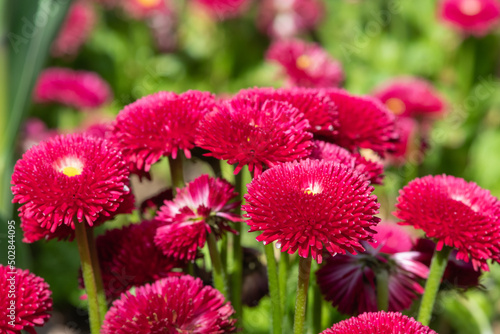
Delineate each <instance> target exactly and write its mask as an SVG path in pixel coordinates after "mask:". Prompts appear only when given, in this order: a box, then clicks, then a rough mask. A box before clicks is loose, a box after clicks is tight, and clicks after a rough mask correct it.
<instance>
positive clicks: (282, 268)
mask: <svg viewBox="0 0 500 334" xmlns="http://www.w3.org/2000/svg"><path fill="white" fill-rule="evenodd" d="M278 269H279V279H280V283H279V284H280V301H281V305H283V307H285V305H286V287H287V281H288V271H289V269H290V255H289V254H288V253H286V252H282V253H281V255H280V262H279V265H278Z"/></svg>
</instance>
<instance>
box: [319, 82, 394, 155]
mask: <svg viewBox="0 0 500 334" xmlns="http://www.w3.org/2000/svg"><path fill="white" fill-rule="evenodd" d="M327 93H328V96H329V97H330V99H331V100H332V101H333V102H334V103H335V104H336V105H337V107H338V111H339V128H338V134H337V136H336V138H335V140H334V142H335V143H336V144H337V145H340V146H342V147H345V148H347V149H348V150H350V151H355V150H356V149H357V148H369V149H371V150H373V151H375V152H376V153H378V154H380V155H381V156H384V153H385V152H386V151H389V152H390V151H393V150H394V149H395V142H396V141H397V134H396V132H395V128H394V122H395V117H394V115H393V114H392V113H391V112H389V110H387V108H385V107H384V105H383V104H382V103H380V101H378V100H377V99H375V98H372V97H369V96H356V95H350V94H349V93H348V92H346V91H344V90H340V89H329V90H327Z"/></svg>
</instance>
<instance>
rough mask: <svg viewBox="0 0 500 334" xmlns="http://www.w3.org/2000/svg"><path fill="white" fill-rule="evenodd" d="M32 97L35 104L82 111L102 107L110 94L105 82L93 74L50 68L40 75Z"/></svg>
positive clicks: (109, 97)
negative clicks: (59, 105) (59, 106)
mask: <svg viewBox="0 0 500 334" xmlns="http://www.w3.org/2000/svg"><path fill="white" fill-rule="evenodd" d="M34 95H35V96H34V98H35V101H36V102H37V103H59V104H62V105H65V106H68V107H72V108H76V109H79V110H82V109H95V108H98V107H100V106H102V105H103V104H104V103H106V102H107V101H109V100H110V99H111V95H112V93H111V89H110V87H109V85H108V84H107V82H106V81H104V80H103V79H102V78H101V77H100V76H99V75H97V74H96V73H94V72H87V71H73V70H70V69H67V68H58V67H52V68H48V69H46V70H44V71H43V72H42V73H41V74H40V77H39V78H38V82H37V84H36V87H35V93H34Z"/></svg>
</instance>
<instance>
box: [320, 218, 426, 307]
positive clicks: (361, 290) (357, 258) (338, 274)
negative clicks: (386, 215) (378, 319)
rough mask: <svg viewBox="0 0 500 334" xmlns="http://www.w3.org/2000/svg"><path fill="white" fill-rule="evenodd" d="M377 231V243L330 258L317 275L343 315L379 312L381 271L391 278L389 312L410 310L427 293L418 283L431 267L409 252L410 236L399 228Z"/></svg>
mask: <svg viewBox="0 0 500 334" xmlns="http://www.w3.org/2000/svg"><path fill="white" fill-rule="evenodd" d="M375 231H377V232H378V233H377V234H375V235H374V239H375V242H374V243H365V242H363V246H364V247H365V249H366V251H365V252H363V253H361V254H358V255H352V254H345V255H342V254H339V255H337V256H334V257H327V259H326V261H325V264H324V265H323V266H322V267H321V268H320V269H319V270H318V271H317V272H316V278H317V282H318V286H319V288H320V290H321V292H322V294H323V295H324V297H325V299H326V300H328V301H330V302H331V303H332V304H333V306H335V307H337V308H338V310H339V311H340V312H342V313H345V314H360V313H363V312H375V311H377V289H376V286H377V277H376V274H377V272H379V271H382V270H383V271H387V274H388V277H389V279H388V284H389V311H402V310H406V309H408V308H409V307H410V306H411V304H412V303H413V301H414V300H415V299H416V298H417V297H418V296H419V294H422V293H423V291H424V289H423V287H422V286H421V285H420V284H419V282H418V281H419V279H422V278H426V277H427V274H428V272H429V268H428V267H427V266H426V265H425V264H424V263H422V262H421V256H422V253H419V252H414V251H410V250H411V248H412V246H413V242H412V240H411V237H410V236H409V235H408V234H407V233H406V232H405V231H404V230H402V229H401V228H399V227H398V226H397V225H390V224H383V225H378V226H377V227H375Z"/></svg>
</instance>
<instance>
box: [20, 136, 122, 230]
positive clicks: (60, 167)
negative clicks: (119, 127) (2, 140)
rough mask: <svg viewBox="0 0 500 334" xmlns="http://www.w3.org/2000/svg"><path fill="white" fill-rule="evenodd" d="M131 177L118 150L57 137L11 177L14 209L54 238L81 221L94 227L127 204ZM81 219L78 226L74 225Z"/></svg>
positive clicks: (26, 156)
mask: <svg viewBox="0 0 500 334" xmlns="http://www.w3.org/2000/svg"><path fill="white" fill-rule="evenodd" d="M128 176H129V171H128V169H127V166H126V163H125V162H124V161H123V158H122V156H121V154H120V152H118V151H117V150H116V149H114V148H112V147H111V146H110V145H109V143H108V142H107V141H105V140H103V139H99V138H95V137H90V136H86V135H81V134H73V135H68V136H58V137H56V138H54V139H51V140H49V141H47V142H43V143H41V144H40V145H38V146H34V147H32V148H31V149H30V150H28V151H27V152H26V153H25V154H24V155H23V157H22V159H21V160H19V161H18V162H17V163H16V165H15V167H14V173H13V175H12V185H13V186H12V192H13V193H14V199H13V202H14V203H20V204H23V205H22V206H21V208H20V211H21V212H22V216H23V217H24V218H26V219H34V220H36V221H37V222H38V224H39V225H40V227H42V228H45V229H49V230H50V231H51V232H53V233H54V232H55V231H56V229H57V228H58V226H61V225H68V226H71V228H73V229H74V227H75V226H74V222H75V221H78V222H80V223H83V222H84V221H86V223H87V224H88V225H89V226H93V225H94V224H95V222H96V220H97V219H99V218H100V217H102V216H110V215H111V214H112V213H113V212H115V211H116V210H117V209H118V207H119V206H120V203H121V202H123V200H124V197H125V195H126V194H127V193H128V192H129V191H130V189H128V186H127V185H128ZM75 219H76V220H75Z"/></svg>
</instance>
